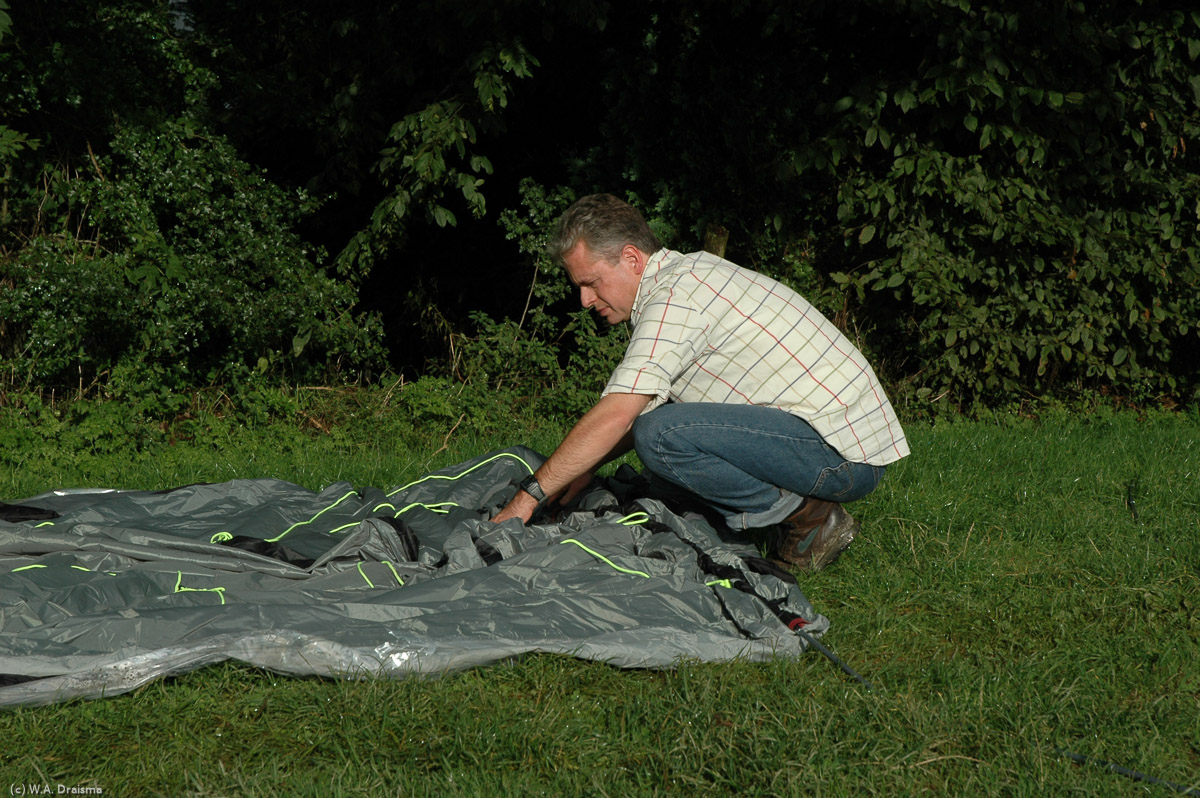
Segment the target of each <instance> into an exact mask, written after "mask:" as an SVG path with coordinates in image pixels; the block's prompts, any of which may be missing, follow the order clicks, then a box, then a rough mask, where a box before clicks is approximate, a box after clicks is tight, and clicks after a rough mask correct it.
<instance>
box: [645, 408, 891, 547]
mask: <svg viewBox="0 0 1200 798" xmlns="http://www.w3.org/2000/svg"><path fill="white" fill-rule="evenodd" d="M633 440H634V448H635V449H636V451H637V454H638V457H639V458H641V461H642V463H643V464H644V465H645V466H646V469H647V470H649V471H650V473H651V474H652V475H653V476H656V477H658V478H659V479H663V480H666V481H667V482H668V483H670V484H671V485H673V486H676V487H679V488H683V489H685V490H686V491H688V492H690V493H691V494H694V496H695V497H698V498H699V499H701V500H702V501H704V502H705V503H706V504H710V505H712V506H714V507H715V508H717V509H718V510H719V511H720V512H721V513H722V514H723V515H724V516H725V519H726V522H727V523H728V524H729V526H730V528H732V529H754V528H758V527H764V526H769V525H770V524H775V523H779V522H780V521H782V520H784V519H785V518H787V517H788V516H789V515H791V514H792V513H793V512H795V511H796V509H797V508H798V507H799V506H800V503H801V502H802V501H803V500H804V498H805V497H806V496H812V497H815V498H818V499H825V500H827V501H833V502H849V501H854V500H855V499H861V498H862V497H863V496H866V495H867V494H868V493H870V492H871V491H872V490H874V489H875V486H876V485H878V484H879V480H880V479H882V478H883V471H884V466H873V465H868V464H866V463H852V462H849V461H847V460H846V458H844V457H843V456H842V455H841V454H839V453H838V451H837V450H836V449H834V448H833V447H832V446H830V445H829V444H827V443H826V442H825V440H824V439H823V438H822V437H821V436H820V435H819V434H817V432H816V430H814V429H813V428H812V427H811V426H809V424H808V422H806V421H804V420H803V419H800V418H797V417H796V416H793V415H792V414H790V413H787V412H785V411H783V410H778V409H775V408H772V407H758V406H755V405H725V404H707V403H701V402H685V403H668V404H665V405H663V406H661V407H658V408H656V409H654V410H651V411H650V412H649V413H643V414H642V415H641V416H639V417H638V419H637V421H635V422H634V425H633Z"/></svg>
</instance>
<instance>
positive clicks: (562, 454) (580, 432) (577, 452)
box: [492, 393, 653, 523]
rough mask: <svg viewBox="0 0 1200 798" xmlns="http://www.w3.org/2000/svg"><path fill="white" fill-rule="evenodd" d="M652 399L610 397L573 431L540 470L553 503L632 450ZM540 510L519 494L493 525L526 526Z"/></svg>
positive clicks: (567, 497) (569, 495)
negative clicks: (511, 520) (637, 424)
mask: <svg viewBox="0 0 1200 798" xmlns="http://www.w3.org/2000/svg"><path fill="white" fill-rule="evenodd" d="M652 398H653V397H651V396H649V395H644V394H635V393H610V394H608V395H607V396H603V397H601V398H600V401H599V402H596V404H595V406H593V407H592V409H591V410H589V411H587V413H585V414H584V416H583V418H581V419H579V421H578V422H577V423H576V424H575V426H574V427H572V428H571V431H570V432H568V433H567V437H566V438H564V439H563V442H562V443H560V444H559V445H558V448H557V449H555V450H554V453H553V454H551V455H550V457H548V458H547V459H546V462H545V463H543V464H542V467H541V468H539V469H538V470H537V479H538V484H539V485H541V486H542V490H543V491H545V493H546V496H547V497H548V498H549V499H551V500H553V499H554V498H555V497H557V496H559V495H560V494H561V495H562V499H561V500H562V501H564V502H567V501H570V500H571V499H573V498H575V496H576V495H577V494H578V493H579V492H580V491H581V490H583V489H584V488H585V487H587V484H588V482H590V481H591V479H592V474H593V473H595V469H596V467H597V466H599V465H601V464H602V463H606V462H608V461H609V460H612V459H613V458H615V457H619V456H621V455H622V454H624V453H625V452H627V451H629V450H630V449H631V448H632V447H633V442H632V437H633V436H632V434H631V432H630V430H631V429H632V428H633V422H634V421H635V420H636V419H637V417H638V414H640V413H641V412H642V410H644V409H645V408H646V405H648V404H649V403H650V400H651V399H652ZM535 510H537V501H536V500H535V499H534V498H533V497H532V496H530V495H529V494H528V493H526V492H525V491H523V490H519V491H517V495H516V496H514V497H513V500H512V501H510V502H509V503H508V504H507V505H506V506H505V507H504V509H503V510H501V511H500V512H499V513H498V514H497V515H496V516H495V517H494V518H492V520H493V521H495V522H497V523H499V522H500V521H507V520H508V519H509V518H520V519H521V520H522V521H524V522H525V523H529V519H530V518H532V517H533V513H534V511H535Z"/></svg>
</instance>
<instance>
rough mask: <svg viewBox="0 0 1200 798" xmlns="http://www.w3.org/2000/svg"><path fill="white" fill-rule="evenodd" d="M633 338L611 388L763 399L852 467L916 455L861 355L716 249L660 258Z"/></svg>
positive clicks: (800, 304)
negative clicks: (798, 420)
mask: <svg viewBox="0 0 1200 798" xmlns="http://www.w3.org/2000/svg"><path fill="white" fill-rule="evenodd" d="M630 322H631V324H632V325H633V331H632V333H631V335H630V342H629V347H628V348H627V349H626V350H625V356H624V358H623V359H622V360H621V363H620V364H619V365H618V366H617V368H616V370H615V371H613V374H612V376H611V377H610V378H609V381H608V385H607V386H605V388H604V393H605V394H609V393H636V394H646V395H653V396H654V397H655V398H654V400H652V401H651V402H650V404H649V406H648V407H647V411H649V410H652V409H654V408H655V407H658V406H659V405H661V404H663V403H664V402H666V401H667V400H668V399H670V400H672V401H676V402H719V403H725V404H754V405H763V406H766V407H775V408H779V409H780V410H785V411H787V412H789V413H792V414H793V415H796V416H799V417H800V418H802V419H804V420H805V421H807V422H808V423H809V424H810V425H812V427H813V428H814V429H815V430H816V431H817V432H818V433H820V434H821V436H822V437H823V438H824V439H825V440H826V442H828V443H829V444H830V445H831V446H833V447H834V448H835V449H837V450H838V452H840V453H841V454H842V456H843V457H845V458H846V459H847V460H851V461H853V462H858V463H871V464H873V465H886V464H888V463H892V462H895V461H896V460H899V459H900V458H902V457H904V456H906V455H907V454H908V453H909V449H908V442H907V440H906V439H905V437H904V430H903V429H901V427H900V423H899V422H898V421H897V419H896V413H895V410H894V409H893V408H892V404H891V402H890V401H889V400H888V398H887V396H886V395H885V394H884V392H883V388H882V386H881V385H880V383H879V379H878V378H877V377H876V376H875V372H874V371H873V370H872V369H871V366H870V364H869V363H867V360H866V358H865V357H863V355H862V353H861V352H859V351H858V348H857V347H855V346H854V345H853V344H852V343H850V341H849V339H847V338H846V336H844V335H843V334H842V333H841V331H840V330H838V329H837V327H835V326H834V325H833V323H832V322H830V321H829V320H828V319H826V318H825V317H824V316H823V315H821V313H820V312H819V311H818V310H817V309H816V308H814V307H813V306H812V305H811V304H809V302H808V300H806V299H804V297H802V296H800V295H799V294H797V293H796V292H795V291H793V290H792V289H790V288H788V287H787V286H785V285H783V284H782V283H780V282H778V281H777V280H773V279H771V278H770V277H767V276H766V275H763V274H759V273H757V272H753V271H750V270H749V269H743V268H742V267H740V266H737V265H735V264H733V263H730V262H729V261H727V260H723V259H721V258H718V257H717V256H715V255H712V254H709V253H707V252H694V253H691V254H688V255H684V254H681V253H679V252H675V251H672V250H668V249H660V250H659V251H658V252H656V253H654V254H653V255H651V256H650V258H649V260H648V262H647V264H646V270H645V272H644V273H643V274H642V278H641V282H640V284H639V285H638V293H637V299H636V301H635V302H634V306H633V313H632V316H631V318H630Z"/></svg>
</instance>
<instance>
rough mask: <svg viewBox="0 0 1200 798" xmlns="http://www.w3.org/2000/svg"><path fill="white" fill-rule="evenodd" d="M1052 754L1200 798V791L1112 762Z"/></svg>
mask: <svg viewBox="0 0 1200 798" xmlns="http://www.w3.org/2000/svg"><path fill="white" fill-rule="evenodd" d="M1054 753H1056V754H1059V755H1061V756H1065V757H1067V758H1068V759H1071V760H1072V761H1074V762H1078V763H1079V764H1081V765H1099V766H1100V767H1102V768H1105V769H1106V770H1111V771H1112V772H1113V773H1120V774H1121V775H1122V776H1128V777H1129V778H1131V779H1133V780H1134V781H1144V782H1146V783H1147V784H1159V785H1162V786H1163V787H1170V788H1171V789H1172V790H1174V791H1175V792H1177V793H1179V794H1181V795H1196V796H1200V790H1198V789H1196V788H1195V787H1185V786H1184V785H1182V784H1176V783H1175V782H1173V781H1165V780H1163V779H1159V778H1155V777H1154V776H1147V775H1146V774H1145V773H1139V772H1137V771H1136V770H1130V769H1129V768H1126V767H1121V766H1120V765H1117V764H1114V763H1112V762H1105V761H1103V760H1100V759H1092V758H1091V757H1090V756H1084V755H1083V754H1077V753H1075V752H1074V751H1068V750H1067V749H1065V748H1055V749H1054Z"/></svg>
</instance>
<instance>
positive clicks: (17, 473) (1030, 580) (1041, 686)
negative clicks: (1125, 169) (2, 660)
mask: <svg viewBox="0 0 1200 798" xmlns="http://www.w3.org/2000/svg"><path fill="white" fill-rule="evenodd" d="M310 420H311V419H310ZM451 426H452V425H451V424H447V425H445V427H444V428H440V429H437V430H434V431H433V432H431V433H428V436H427V437H424V438H414V435H413V433H412V430H411V424H407V425H406V424H405V422H404V420H403V419H402V418H395V419H392V418H389V417H384V416H381V415H379V414H374V415H373V414H372V413H371V412H366V411H364V412H362V413H360V414H358V415H357V416H356V415H355V414H353V413H349V414H347V416H346V418H345V419H344V423H342V424H340V425H339V426H337V427H336V428H333V427H332V426H331V425H329V424H324V423H314V424H311V425H309V431H307V432H305V431H300V430H297V425H296V424H295V423H294V422H289V423H277V424H272V425H262V426H257V427H254V428H251V429H246V428H242V427H238V426H236V425H233V424H225V425H222V424H219V423H216V422H212V423H210V424H208V426H204V425H199V426H197V427H195V428H193V429H191V431H190V432H189V435H188V436H187V437H188V439H187V440H182V439H181V440H177V441H176V442H175V443H174V444H173V445H171V444H167V443H154V442H152V443H150V444H146V445H142V446H138V447H133V448H131V449H128V450H126V449H123V448H122V447H121V445H120V441H119V440H116V439H113V440H111V441H110V440H109V439H107V438H105V437H104V436H103V435H102V434H99V433H97V437H96V439H95V440H93V441H92V443H91V444H88V443H87V441H83V442H80V439H78V438H71V439H70V440H69V441H67V443H66V444H64V442H63V438H62V436H63V435H65V434H66V433H65V432H61V433H60V432H55V431H54V429H52V427H53V425H52V424H50V425H49V427H46V425H43V426H42V427H40V428H37V429H32V431H31V430H24V431H21V430H17V431H12V430H9V431H6V432H4V433H2V435H3V436H4V437H3V442H4V444H5V447H4V450H3V452H2V453H0V498H3V499H6V500H9V501H12V500H15V499H20V498H24V497H27V496H30V495H33V494H35V493H39V492H41V491H43V490H46V489H49V488H54V487H67V486H80V485H90V486H108V487H122V488H162V487H169V486H173V485H178V484H184V483H189V482H196V481H219V480H224V479H230V478H234V477H259V476H270V477H278V478H282V479H288V480H291V481H294V482H297V483H300V484H302V485H305V486H307V487H310V488H320V487H322V486H323V485H325V484H327V483H329V482H332V481H335V480H342V479H344V480H350V481H352V482H355V483H357V484H362V485H375V486H379V487H388V486H391V485H396V484H400V483H401V482H403V481H405V480H407V479H410V478H412V477H414V476H418V475H420V474H421V473H424V472H425V471H428V470H432V469H434V468H438V467H441V466H443V465H448V464H451V463H454V462H458V461H461V460H465V459H467V458H469V457H471V456H474V455H475V454H479V453H481V452H483V451H486V450H487V449H491V448H497V447H499V446H505V445H509V444H517V443H522V444H527V445H530V446H532V447H534V448H536V449H540V450H542V451H548V450H549V449H550V448H551V447H552V446H553V445H554V443H555V442H556V441H557V439H558V437H559V435H561V432H562V429H561V428H558V427H555V426H553V425H547V426H546V427H544V428H538V429H535V430H534V431H532V432H529V431H528V430H526V429H525V428H524V427H523V426H522V425H514V426H513V428H512V434H511V435H510V436H505V435H498V436H497V435H493V434H491V433H489V434H479V433H474V432H472V431H470V430H464V429H461V428H459V429H456V430H454V431H453V434H448V433H449V432H450V431H451ZM322 428H323V429H325V430H331V431H329V432H325V431H318V430H319V429H322ZM520 430H524V431H520ZM908 432H909V435H910V441H911V443H912V448H913V456H912V457H911V458H908V459H907V460H905V461H903V462H901V463H899V464H897V465H896V466H893V467H892V468H891V469H890V470H889V472H888V475H887V478H886V479H885V480H884V483H883V484H882V485H881V486H880V488H879V490H878V491H877V492H876V493H875V494H873V495H872V496H870V497H868V498H867V499H864V500H863V501H861V502H858V503H857V504H856V505H854V506H853V507H852V508H851V510H852V512H854V513H855V515H856V516H857V517H859V518H860V519H861V520H862V522H863V531H862V534H861V536H860V537H859V538H858V539H857V540H856V541H855V543H854V545H853V546H852V547H851V549H850V550H849V551H848V552H847V554H846V555H844V556H843V557H842V559H841V560H839V562H838V563H837V564H836V565H835V566H833V567H832V568H830V569H828V570H826V571H824V572H821V573H819V574H815V575H809V576H803V577H802V578H801V585H802V588H803V590H804V592H805V593H806V595H807V596H808V597H809V599H810V600H811V601H812V602H813V604H814V605H815V606H816V608H817V610H818V611H820V612H822V613H823V614H825V615H827V616H829V617H830V618H831V620H832V622H833V627H832V628H831V629H830V631H829V632H828V633H827V634H826V635H825V637H824V641H823V642H824V643H825V644H827V645H828V646H830V647H831V648H832V649H833V650H834V651H836V652H837V653H838V654H839V655H840V656H841V657H842V658H843V659H844V660H846V662H847V663H848V664H849V665H850V666H852V667H853V668H854V669H855V670H857V671H858V672H859V673H861V674H862V675H863V676H864V677H866V678H867V679H868V680H869V681H870V682H871V683H872V684H873V689H871V690H867V689H865V688H864V687H863V686H862V685H861V684H859V683H858V682H856V681H854V680H853V679H851V678H849V677H847V676H846V675H845V674H843V673H842V672H841V671H839V670H838V669H837V668H836V667H834V666H833V665H832V664H831V663H830V662H829V661H828V660H826V659H825V658H824V657H822V656H821V655H820V654H818V653H816V652H815V651H813V652H809V653H808V654H806V655H805V656H804V657H802V658H801V659H799V660H797V661H776V662H770V663H765V664H753V663H734V664H724V665H704V664H695V663H690V664H689V663H681V664H680V666H679V667H678V668H676V669H674V670H671V671H620V670H616V669H613V668H611V667H608V666H605V665H602V664H597V663H591V662H581V661H576V660H573V659H570V658H566V657H556V656H535V657H529V658H525V659H521V660H519V661H516V662H512V663H507V664H504V665H500V666H495V667H489V668H484V669H480V670H474V671H469V672H464V673H455V674H449V675H444V676H441V677H437V678H430V679H406V680H400V681H353V682H345V681H332V680H318V679H296V678H288V677H280V676H276V675H273V674H270V673H264V672H260V671H257V670H254V669H252V668H249V667H246V666H242V665H238V664H236V663H227V664H222V665H217V666H212V667H208V668H205V669H202V670H199V671H195V672H191V673H187V674H183V675H180V676H176V677H171V678H167V679H163V680H159V681H157V682H154V683H151V684H149V685H147V686H145V687H143V688H141V689H139V690H136V691H134V692H132V693H130V694H126V695H122V696H118V697H114V698H110V699H105V700H101V701H81V702H73V703H69V704H66V705H57V706H50V707H39V708H19V709H16V710H12V711H7V712H3V713H0V738H2V739H3V740H4V741H5V744H4V746H3V748H2V750H0V790H3V789H4V788H5V785H6V784H12V785H25V784H31V785H35V786H36V787H39V788H40V787H41V786H43V785H48V786H49V788H50V789H51V791H58V790H59V789H60V785H61V787H62V788H100V789H102V790H103V794H105V795H159V794H161V795H197V796H208V795H213V796H215V795H320V796H335V795H371V796H379V795H412V794H418V795H423V794H438V795H443V794H465V795H496V794H513V795H526V794H545V795H575V794H587V795H613V796H623V795H634V794H644V795H653V794H679V795H692V794H696V793H697V792H699V791H706V792H708V793H709V794H716V795H724V794H735V793H736V794H749V795H788V794H796V793H808V792H813V793H827V794H831V795H861V794H880V795H889V796H890V795H897V794H909V793H917V792H941V793H951V794H976V793H983V794H1004V795H1037V796H1041V795H1046V794H1062V793H1067V792H1078V793H1081V794H1102V795H1126V794H1131V793H1133V792H1134V791H1135V790H1136V791H1139V792H1142V791H1146V792H1148V793H1149V794H1161V795H1169V794H1174V792H1173V791H1172V790H1171V788H1170V787H1169V786H1165V785H1162V784H1156V783H1153V782H1142V783H1139V782H1137V781H1135V780H1134V778H1132V777H1131V776H1130V775H1128V774H1122V773H1118V772H1116V771H1115V770H1113V769H1111V768H1108V767H1106V766H1105V764H1104V763H1114V764H1115V765H1118V766H1120V767H1122V768H1125V769H1128V770H1129V771H1134V772H1136V773H1138V774H1144V775H1145V776H1147V777H1151V778H1155V779H1160V780H1165V781H1168V782H1172V783H1174V784H1175V785H1177V786H1179V787H1183V788H1191V789H1195V790H1200V420H1198V418H1197V416H1196V414H1195V413H1194V412H1193V413H1191V414H1176V415H1151V416H1149V417H1139V416H1136V415H1134V414H1132V413H1128V414H1126V413H1111V412H1103V413H1098V414H1096V415H1092V416H1080V415H1066V414H1063V415H1051V416H1046V417H1043V418H1041V419H1040V420H1038V421H1028V420H1026V421H1018V420H1011V419H1007V418H998V419H993V420H991V421H977V422H965V421H963V422H939V423H936V424H932V425H930V424H910V425H908ZM106 441H108V442H106ZM1131 499H1132V500H1133V505H1132V507H1131V506H1130V500H1131ZM1065 751H1070V752H1075V753H1077V754H1079V755H1083V756H1086V757H1089V758H1091V759H1092V761H1091V762H1088V763H1079V762H1077V761H1074V760H1072V759H1071V758H1070V757H1068V756H1067V755H1066V754H1065V753H1064V752H1065ZM1197 794H1200V793H1197Z"/></svg>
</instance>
